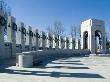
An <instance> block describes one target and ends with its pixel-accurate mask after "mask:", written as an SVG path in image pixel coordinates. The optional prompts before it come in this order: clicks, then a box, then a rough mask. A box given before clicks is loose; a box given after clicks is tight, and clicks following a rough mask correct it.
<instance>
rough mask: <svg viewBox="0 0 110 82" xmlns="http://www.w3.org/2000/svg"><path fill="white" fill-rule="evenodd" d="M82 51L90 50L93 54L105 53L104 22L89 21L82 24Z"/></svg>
mask: <svg viewBox="0 0 110 82" xmlns="http://www.w3.org/2000/svg"><path fill="white" fill-rule="evenodd" d="M81 49H89V50H90V51H91V54H95V53H97V52H99V53H105V51H106V33H105V24H104V21H103V20H98V19H89V20H86V21H84V22H82V24H81Z"/></svg>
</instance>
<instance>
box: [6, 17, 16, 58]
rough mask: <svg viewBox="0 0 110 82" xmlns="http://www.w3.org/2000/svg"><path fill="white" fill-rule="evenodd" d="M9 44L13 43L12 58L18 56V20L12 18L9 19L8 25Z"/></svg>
mask: <svg viewBox="0 0 110 82" xmlns="http://www.w3.org/2000/svg"><path fill="white" fill-rule="evenodd" d="M7 25H8V26H7V42H9V43H11V56H14V57H15V55H16V31H17V25H16V19H15V18H14V17H12V16H9V17H8V24H7Z"/></svg>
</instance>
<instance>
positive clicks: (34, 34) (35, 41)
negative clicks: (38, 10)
mask: <svg viewBox="0 0 110 82" xmlns="http://www.w3.org/2000/svg"><path fill="white" fill-rule="evenodd" d="M37 34H38V29H36V30H33V37H32V47H33V50H34V51H35V50H38V37H37Z"/></svg>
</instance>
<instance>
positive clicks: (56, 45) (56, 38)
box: [55, 36, 59, 49]
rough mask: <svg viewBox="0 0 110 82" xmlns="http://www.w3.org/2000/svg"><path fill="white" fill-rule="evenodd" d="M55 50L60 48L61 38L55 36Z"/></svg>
mask: <svg viewBox="0 0 110 82" xmlns="http://www.w3.org/2000/svg"><path fill="white" fill-rule="evenodd" d="M55 48H56V49H58V48H59V36H55Z"/></svg>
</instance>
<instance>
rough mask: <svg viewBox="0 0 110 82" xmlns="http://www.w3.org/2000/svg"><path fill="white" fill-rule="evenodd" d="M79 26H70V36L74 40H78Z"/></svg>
mask: <svg viewBox="0 0 110 82" xmlns="http://www.w3.org/2000/svg"><path fill="white" fill-rule="evenodd" d="M80 34H81V31H80V26H73V25H71V26H70V35H71V37H72V38H74V39H76V38H80Z"/></svg>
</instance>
